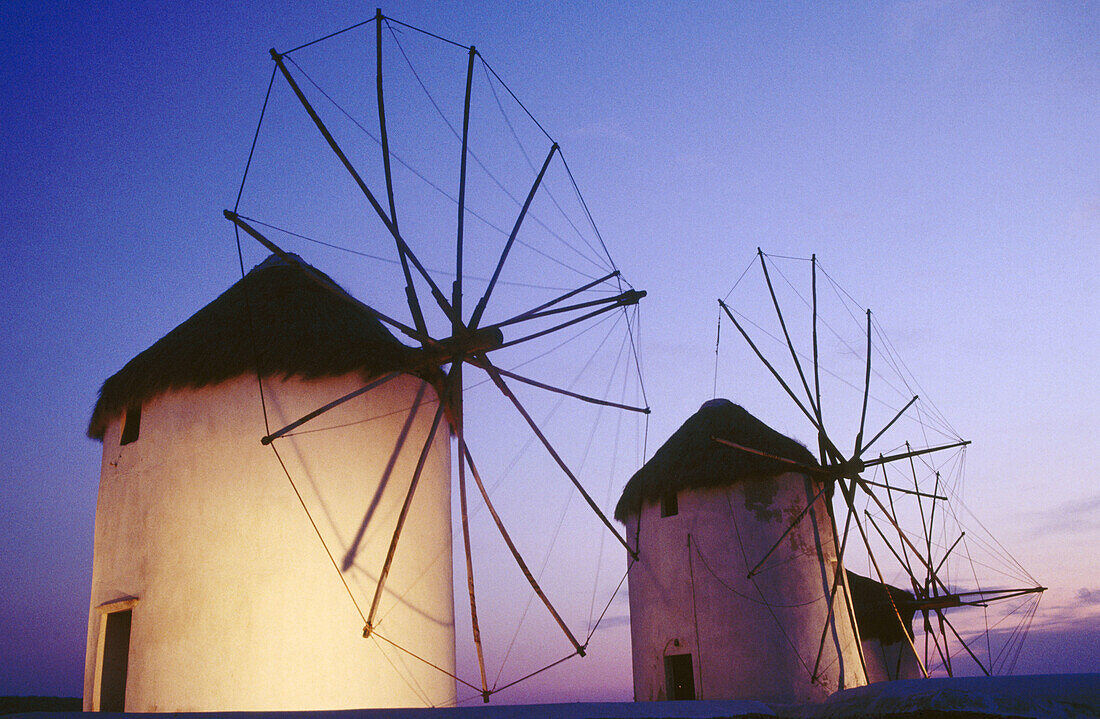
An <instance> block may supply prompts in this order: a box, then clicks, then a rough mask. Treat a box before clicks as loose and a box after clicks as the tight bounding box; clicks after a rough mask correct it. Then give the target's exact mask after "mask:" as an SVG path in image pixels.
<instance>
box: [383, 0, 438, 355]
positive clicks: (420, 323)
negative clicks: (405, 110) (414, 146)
mask: <svg viewBox="0 0 1100 719" xmlns="http://www.w3.org/2000/svg"><path fill="white" fill-rule="evenodd" d="M374 19H375V28H374V32H375V56H376V72H375V89H376V92H377V96H378V130H379V138H380V140H381V143H380V144H381V146H382V167H383V169H384V170H385V173H386V197H387V199H388V200H389V205H390V222H392V223H393V229H394V230H395V231H396V232H397V234H398V235H400V234H401V231H400V228H399V227H398V224H397V203H396V201H395V200H394V194H393V173H392V171H391V169H390V141H389V133H388V132H387V131H386V102H385V99H384V93H383V83H382V21H383V20H384V19H385V16H383V15H382V9H381V8H377V9H376V12H375V16H374ZM397 255H398V258H399V259H400V260H401V273H402V274H403V275H404V276H405V298H406V300H407V301H408V305H409V311H410V312H412V316H413V323H414V324H415V325H416V329H417V330H418V331H420V332H422V333H423V334H427V333H428V328H427V325H426V324H425V322H424V312H423V310H422V309H421V308H420V298H418V297H417V296H416V287H415V285H413V278H412V272H411V271H410V270H409V258H408V255H406V254H405V249H404V248H403V243H398V245H397Z"/></svg>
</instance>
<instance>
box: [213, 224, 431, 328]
mask: <svg viewBox="0 0 1100 719" xmlns="http://www.w3.org/2000/svg"><path fill="white" fill-rule="evenodd" d="M222 214H223V215H225V218H226V219H227V220H229V221H230V222H232V223H233V224H235V225H236V226H237V227H240V228H241V229H242V230H244V231H245V232H247V233H248V234H249V235H251V236H252V238H253V239H255V240H256V241H257V242H259V243H260V244H261V245H263V246H264V247H266V248H267V249H268V250H270V251H271V253H272V254H274V255H276V256H277V257H278V258H279V259H281V260H282V261H283V262H285V263H287V264H288V265H291V266H292V267H297V268H298V269H299V270H301V271H302V272H303V273H305V275H306V277H308V278H309V279H310V280H312V281H313V282H314V283H316V284H318V285H320V286H321V287H323V288H325V289H326V290H328V291H329V292H331V293H333V294H334V295H336V296H337V297H339V298H340V299H342V300H345V301H347V302H349V303H351V304H352V305H354V306H355V307H356V308H358V309H359V310H360V311H362V312H365V313H366V314H368V315H370V316H372V317H374V318H375V319H377V320H379V321H380V322H385V323H386V324H388V325H389V326H391V327H393V328H395V329H397V330H399V331H400V332H401V333H402V334H404V335H406V336H408V337H410V338H412V339H414V340H417V341H418V342H424V343H431V342H432V339H431V338H430V337H428V336H427V335H424V334H422V333H420V332H417V331H416V330H414V329H413V328H412V327H409V326H408V325H406V324H404V323H402V322H398V321H397V320H395V319H393V318H392V317H387V316H386V315H384V314H382V313H381V312H379V311H378V310H376V309H374V308H373V307H369V306H367V305H365V304H363V303H362V302H360V301H359V300H357V299H355V298H354V297H352V296H351V295H349V294H348V293H347V292H345V291H344V289H343V288H341V287H340V286H339V285H337V284H335V283H334V282H331V281H329V280H327V279H325V278H324V277H322V276H321V275H319V274H318V273H317V272H316V271H315V270H314V269H313V268H311V267H308V266H306V265H304V264H302V262H300V261H299V260H298V258H296V257H294V256H293V255H291V254H290V253H288V252H286V251H284V250H283V249H282V248H281V247H279V246H278V245H276V244H275V243H274V242H272V241H271V240H269V239H267V238H266V237H264V235H263V233H261V232H260V231H259V230H257V229H256V228H255V227H253V226H252V225H250V224H248V223H247V222H245V220H244V218H242V217H241V216H240V215H238V214H237V213H236V212H233V211H232V210H225V211H223V212H222Z"/></svg>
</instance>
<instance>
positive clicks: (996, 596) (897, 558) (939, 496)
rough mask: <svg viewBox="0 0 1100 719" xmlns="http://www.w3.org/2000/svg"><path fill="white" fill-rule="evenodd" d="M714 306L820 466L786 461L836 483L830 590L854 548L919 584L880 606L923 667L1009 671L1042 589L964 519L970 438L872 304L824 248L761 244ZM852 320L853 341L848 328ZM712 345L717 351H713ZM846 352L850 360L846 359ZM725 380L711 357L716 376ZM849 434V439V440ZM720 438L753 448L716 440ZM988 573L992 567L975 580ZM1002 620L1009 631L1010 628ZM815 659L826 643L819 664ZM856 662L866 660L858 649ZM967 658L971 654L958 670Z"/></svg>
mask: <svg viewBox="0 0 1100 719" xmlns="http://www.w3.org/2000/svg"><path fill="white" fill-rule="evenodd" d="M781 262H782V263H785V264H784V265H783V266H784V267H787V268H790V267H791V265H798V266H801V267H803V268H804V267H805V265H806V264H808V265H809V278H808V279H809V291H808V292H807V291H806V290H805V280H804V279H803V280H801V281H798V280H792V279H791V278H790V277H789V276H788V274H785V273H784V272H783V270H782V269H781V268H780V267H779V265H780V263H781ZM753 267H758V269H759V275H758V277H759V279H760V280H761V281H762V285H763V286H762V287H761V286H760V285H757V286H756V287H754V288H753V289H752V290H749V289H748V283H745V282H744V281H745V279H746V277H747V276H748V275H749V272H750V270H751V269H753ZM773 275H774V276H773ZM819 278H824V280H825V281H826V283H827V284H826V288H827V290H826V291H820V290H819ZM743 283H744V284H743ZM738 290H740V291H741V292H742V294H741V295H740V297H741V300H739V301H738V302H736V303H733V306H731V304H728V303H727V301H728V300H729V298H730V295H732V294H733V293H734V292H735V291H738ZM761 297H763V298H765V299H764V300H763V301H760V298H761ZM826 299H827V300H828V301H829V302H830V305H831V307H832V308H833V309H834V310H835V312H833V313H831V314H829V315H828V317H829V319H828V321H826V320H825V319H824V317H825V316H826V315H825V313H823V312H822V307H823V305H824V304H825V301H826ZM719 308H720V313H719V340H720V337H721V323H722V321H723V320H728V321H730V322H732V324H733V326H734V327H735V328H736V330H737V333H738V334H739V335H740V336H741V338H742V339H743V340H744V346H745V348H746V349H747V352H746V353H745V354H746V355H748V356H749V357H750V359H748V360H746V361H748V362H752V363H754V364H755V366H756V367H757V368H760V369H761V372H760V373H755V374H754V376H756V375H762V376H765V377H768V378H770V382H771V383H772V386H775V387H777V389H778V390H779V391H780V392H781V393H782V400H781V401H782V402H784V403H785V404H789V405H791V406H793V408H794V409H795V410H797V412H796V413H794V414H797V415H798V420H801V421H804V422H808V423H809V426H810V428H811V429H812V431H813V433H814V435H815V440H816V444H817V454H818V464H819V466H809V465H800V464H797V463H795V462H792V461H790V460H782V461H783V462H785V463H786V464H787V465H788V466H790V467H792V469H797V470H799V471H803V472H806V473H809V474H811V475H813V476H816V477H819V478H821V479H822V480H824V481H825V482H827V483H828V484H829V485H830V488H831V489H835V490H839V491H838V492H837V493H836V495H837V497H838V498H839V501H838V502H837V504H838V507H837V509H836V510H835V512H834V516H835V519H834V522H835V523H836V524H837V525H838V526H839V522H836V520H837V519H839V518H840V517H841V516H842V517H843V520H842V522H843V528H842V529H841V530H840V531H835V529H834V534H835V535H836V537H837V541H838V542H839V546H838V550H837V553H838V556H839V557H840V561H839V562H838V564H837V570H836V571H837V574H836V577H835V582H834V584H833V588H834V591H836V590H837V588H838V587H840V586H842V585H844V584H846V583H847V582H846V575H845V574H844V573H843V569H844V568H845V563H846V562H847V565H848V567H847V568H848V569H851V568H852V567H853V566H854V565H855V563H856V561H857V559H856V557H857V556H858V557H859V561H866V563H867V565H868V569H869V574H870V576H871V578H872V579H875V580H877V581H878V582H879V583H881V584H883V585H889V584H891V583H893V584H900V585H901V586H902V588H904V589H905V590H907V591H909V592H910V593H911V594H912V597H913V599H912V601H911V602H909V604H908V606H905V607H902V606H898V602H897V601H896V600H895V598H894V597H895V594H894V593H893V592H884V593H883V594H882V596H883V597H884V598H889V604H890V606H888V607H887V608H886V611H887V612H888V614H890V615H892V616H893V617H894V618H895V619H896V626H899V627H901V628H904V629H905V633H904V636H905V638H906V642H907V644H908V647H907V649H908V653H909V655H910V657H911V658H913V659H915V660H916V661H917V662H918V663H919V670H920V673H921V674H923V675H925V676H927V675H929V674H930V673H945V674H948V675H952V674H956V673H958V672H959V671H975V670H976V671H979V672H981V673H984V674H991V673H993V672H995V671H1010V670H1011V666H1012V663H1013V662H1014V661H1015V658H1016V657H1017V656H1018V654H1019V651H1020V648H1021V646H1022V641H1023V636H1024V635H1025V634H1026V628H1027V625H1028V624H1029V623H1030V620H1031V618H1032V617H1033V616H1034V613H1035V611H1036V609H1037V606H1038V597H1039V596H1040V595H1041V593H1042V592H1043V591H1044V587H1042V586H1040V585H1039V583H1038V582H1036V581H1035V580H1034V579H1033V578H1031V576H1030V575H1029V574H1027V572H1026V570H1024V569H1023V568H1022V567H1021V566H1020V565H1019V564H1018V563H1017V562H1015V560H1013V559H1012V558H1011V557H1010V556H1009V555H1008V554H1007V552H1006V551H1004V550H1003V548H1002V547H1000V545H999V544H997V543H996V541H995V540H993V539H992V538H990V537H988V536H982V534H983V531H984V530H980V529H979V530H978V531H974V530H973V529H963V528H960V525H962V526H966V525H973V524H975V523H976V522H974V521H967V520H971V517H967V516H966V515H965V512H966V511H967V510H965V508H964V507H963V506H962V504H961V502H962V498H961V496H960V494H961V486H960V483H961V477H962V467H963V461H964V457H965V455H964V453H963V449H964V448H965V447H966V446H967V445H968V444H969V442H968V441H966V440H964V439H962V438H961V437H960V436H958V434H957V433H956V432H955V431H954V430H953V429H952V428H951V427H950V424H949V423H947V421H946V420H945V419H944V418H943V416H942V414H941V413H940V412H939V410H938V409H937V408H936V407H935V405H934V404H932V403H930V402H928V401H927V400H922V399H921V398H920V395H919V394H918V393H917V391H915V390H917V389H919V385H918V384H917V383H916V380H915V379H914V378H913V377H912V374H911V373H910V372H909V370H908V368H907V367H906V366H905V364H904V362H903V361H902V360H901V358H900V357H899V356H898V354H897V351H896V349H895V347H894V345H893V344H892V343H891V342H890V340H889V339H888V338H887V337H886V334H885V332H884V330H883V329H882V327H881V326H880V325H878V324H877V323H876V322H875V321H874V320H873V318H872V314H871V311H870V310H863V309H861V308H859V306H858V304H857V303H855V302H854V300H852V298H851V297H850V295H848V294H847V293H846V292H844V291H843V290H842V289H841V288H840V287H839V285H837V284H836V282H835V281H834V280H833V279H832V277H830V276H829V275H828V274H826V273H824V271H823V270H822V269H821V267H820V263H819V262H818V260H817V258H816V256H812V257H810V258H808V259H801V258H784V257H775V256H770V255H766V254H765V253H764V252H763V251H760V250H758V251H757V254H756V256H755V257H754V258H753V260H752V262H751V263H750V264H749V266H748V267H746V269H745V272H743V273H742V274H741V276H740V278H739V279H738V281H737V283H736V284H735V285H734V287H733V289H731V290H730V293H729V294H727V296H726V297H725V298H724V299H721V300H719ZM796 313H797V314H796ZM795 316H797V318H798V320H801V321H800V322H798V323H797V324H795V323H792V322H791V318H792V317H795ZM805 320H808V322H807V321H805ZM853 327H854V328H856V334H857V336H858V339H852V336H853V333H852V331H851V329H852V328H853ZM844 328H847V329H844ZM819 336H826V337H827V338H828V340H827V341H828V346H829V347H830V349H831V353H832V355H833V357H832V360H833V361H832V362H829V361H826V360H825V359H824V357H823V354H824V353H823V352H822V351H821V344H822V341H821V340H820V339H819ZM765 343H766V344H765ZM719 347H720V342H719ZM717 353H718V348H716V360H717V356H718V355H717ZM875 356H877V357H878V360H876V361H875V362H873V361H872V357H875ZM838 358H839V360H840V362H838V361H837V360H838ZM743 359H744V357H743ZM781 361H783V364H780V362H781ZM843 361H847V364H848V370H849V371H845V370H844V369H842V368H841V365H842V364H843ZM717 377H718V366H717V364H716V382H717ZM873 380H874V381H873ZM826 386H828V387H829V388H830V389H829V390H826V389H823V388H825V387H826ZM845 397H847V398H848V399H847V400H846V399H845ZM846 401H847V402H848V407H847V409H848V412H847V414H845V413H844V409H845V407H844V404H845V402H846ZM872 417H874V419H873V420H872ZM789 421H790V422H791V423H792V424H793V423H794V422H795V421H796V420H795V419H793V418H790V417H789ZM841 433H844V434H841ZM845 435H846V436H847V437H849V438H854V439H845V440H842V439H841V438H842V437H844V436H845ZM715 441H716V442H719V443H725V444H726V445H727V446H731V447H733V448H736V449H739V450H742V451H748V452H751V451H753V450H752V448H746V447H743V446H740V445H738V444H737V443H731V442H729V441H728V440H725V439H723V438H722V437H715ZM848 447H851V449H850V450H849V449H847V448H848ZM944 457H946V459H944ZM797 523H798V521H797V520H796V521H795V522H794V523H792V525H791V527H792V528H793V527H794V526H795V525H797ZM976 524H978V526H979V527H980V522H977V523H976ZM853 529H854V530H855V531H854V532H853V531H852V530H853ZM853 537H854V540H853ZM856 547H858V550H857V549H856ZM769 556H770V552H764V553H763V555H762V556H760V557H756V558H754V560H753V562H752V565H751V569H750V570H749V576H750V578H751V577H752V576H753V575H755V574H758V573H760V572H764V571H767V570H768V560H769ZM956 565H958V566H956ZM982 570H989V571H985V572H984V574H985V575H986V576H982V577H979V572H981V571H982ZM1013 582H1018V584H1013ZM998 602H1002V603H1005V604H1003V605H1002V606H1007V607H1008V608H1007V609H1005V610H1004V611H1001V612H1000V613H997V614H995V613H994V612H993V610H991V609H989V608H990V607H991V606H992V605H994V604H995V603H998ZM965 607H970V608H973V609H974V610H975V612H976V613H980V614H981V615H982V619H984V627H983V626H979V625H980V624H981V621H982V619H979V622H978V623H977V624H974V625H973V626H972V627H971V630H970V631H966V630H964V629H961V628H960V627H959V626H957V622H958V620H957V619H955V620H953V619H952V616H954V614H953V612H954V610H956V609H960V608H965ZM906 610H908V611H910V612H917V613H919V615H920V618H921V621H920V629H921V634H922V636H919V637H912V636H910V632H909V630H908V627H907V626H906V625H907V622H906V621H905V620H904V619H903V618H902V616H903V614H904V613H905V611H906ZM830 619H831V617H830ZM1002 622H1010V623H1013V626H1014V628H1013V629H1011V630H1008V631H1005V629H1006V625H1002V624H1001V623H1002ZM998 625H1000V626H998ZM994 629H1000V630H1001V632H1000V634H1001V638H1002V641H1001V643H1000V645H999V646H997V647H995V646H994V645H993V642H992V641H991V639H990V637H991V635H992V634H993V633H994V632H993V631H992V630H994ZM826 631H827V628H823V629H822V637H823V639H822V643H824V636H825V633H826ZM921 645H923V646H921ZM819 661H820V652H819V653H818V656H817V657H816V658H815V665H816V662H819ZM860 661H861V663H864V665H865V666H866V661H867V658H866V657H865V656H864V652H863V651H862V650H861V652H860ZM967 661H969V662H971V664H969V666H968V667H967V668H965V669H963V668H962V667H961V666H960V665H962V664H966V663H967Z"/></svg>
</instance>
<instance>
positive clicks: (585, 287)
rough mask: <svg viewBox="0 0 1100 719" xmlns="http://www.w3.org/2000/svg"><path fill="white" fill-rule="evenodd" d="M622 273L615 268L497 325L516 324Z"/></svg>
mask: <svg viewBox="0 0 1100 719" xmlns="http://www.w3.org/2000/svg"><path fill="white" fill-rule="evenodd" d="M620 274H621V273H620V272H619V271H618V270H615V271H614V272H609V273H608V274H606V275H604V276H603V277H600V278H598V279H595V280H592V281H591V282H589V283H588V284H586V285H581V286H580V287H578V288H577V289H575V290H570V291H569V292H566V293H565V294H563V295H560V296H558V297H555V298H554V299H552V300H550V301H549V302H543V303H542V304H541V305H539V306H538V307H533V308H531V309H529V310H527V311H526V312H523V313H521V314H518V315H516V316H515V317H513V318H511V319H509V320H505V321H504V322H498V323H497V327H504V326H506V325H510V324H515V323H516V322H519V321H521V320H525V319H527V318H528V317H529V316H532V315H536V314H539V313H541V312H542V311H543V310H545V309H547V308H549V307H553V306H554V305H557V304H561V303H562V302H565V301H566V300H567V299H569V298H570V297H576V296H577V295H579V294H580V293H582V292H587V291H588V290H590V289H592V288H593V287H595V286H596V285H601V284H603V283H604V282H607V281H608V280H610V279H612V278H615V277H618V276H619V275H620Z"/></svg>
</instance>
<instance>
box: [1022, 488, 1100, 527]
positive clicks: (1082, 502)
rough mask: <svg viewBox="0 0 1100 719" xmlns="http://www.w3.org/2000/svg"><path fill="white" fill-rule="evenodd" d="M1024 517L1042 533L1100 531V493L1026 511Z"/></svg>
mask: <svg viewBox="0 0 1100 719" xmlns="http://www.w3.org/2000/svg"><path fill="white" fill-rule="evenodd" d="M1024 517H1025V518H1026V519H1027V520H1029V522H1030V523H1031V524H1033V525H1035V527H1036V530H1037V531H1039V532H1042V533H1044V534H1055V533H1066V534H1069V533H1073V534H1078V533H1081V532H1096V531H1100V494H1098V495H1094V496H1092V497H1088V498H1086V499H1074V500H1070V501H1068V502H1063V503H1062V504H1059V505H1058V506H1056V507H1052V508H1050V509H1046V510H1044V511H1042V512H1027V513H1026V514H1025V515H1024Z"/></svg>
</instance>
